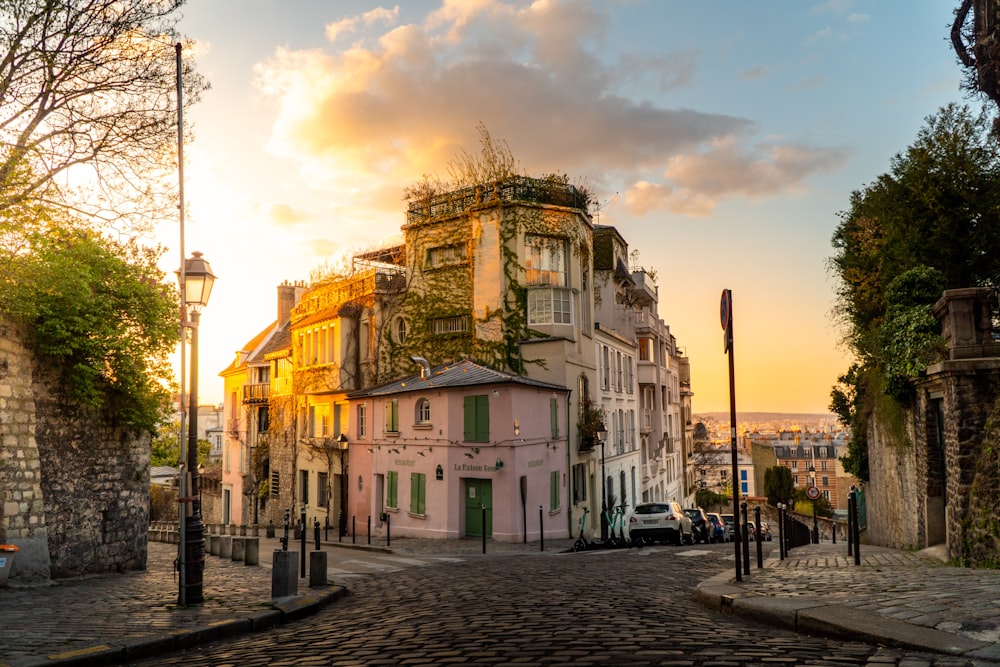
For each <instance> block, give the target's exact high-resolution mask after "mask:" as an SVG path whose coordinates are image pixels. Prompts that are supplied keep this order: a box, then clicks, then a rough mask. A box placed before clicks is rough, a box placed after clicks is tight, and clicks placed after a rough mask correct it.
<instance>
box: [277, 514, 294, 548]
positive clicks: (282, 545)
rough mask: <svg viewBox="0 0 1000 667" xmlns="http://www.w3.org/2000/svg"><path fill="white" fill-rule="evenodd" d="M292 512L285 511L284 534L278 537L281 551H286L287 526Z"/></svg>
mask: <svg viewBox="0 0 1000 667" xmlns="http://www.w3.org/2000/svg"><path fill="white" fill-rule="evenodd" d="M291 517H292V511H291V510H290V509H286V510H285V534H284V535H283V536H282V537H280V538H279V539H280V541H281V550H282V551H288V524H289V522H290V521H291Z"/></svg>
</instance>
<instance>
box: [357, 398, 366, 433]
mask: <svg viewBox="0 0 1000 667" xmlns="http://www.w3.org/2000/svg"><path fill="white" fill-rule="evenodd" d="M366 429H367V421H366V415H365V404H364V403H362V404H360V405H358V437H359V438H363V437H365V432H366Z"/></svg>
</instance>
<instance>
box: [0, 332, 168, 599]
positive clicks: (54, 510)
mask: <svg viewBox="0 0 1000 667" xmlns="http://www.w3.org/2000/svg"><path fill="white" fill-rule="evenodd" d="M0 369H6V370H4V371H0V376H2V377H0V399H2V400H0V434H2V436H3V440H2V442H0V475H2V479H3V487H2V488H0V494H2V499H3V505H2V507H3V513H2V515H0V542H5V543H11V544H15V545H17V546H18V547H20V549H21V551H20V552H19V553H18V554H17V555H16V556H15V558H14V561H13V566H12V568H11V573H10V580H11V583H14V584H18V583H21V584H27V583H34V582H37V581H39V580H42V581H44V580H47V579H49V578H50V577H51V578H62V577H71V576H78V575H82V574H89V573H101V572H121V571H125V570H133V569H143V568H145V566H146V528H147V526H148V521H149V457H150V449H149V435H148V434H139V433H135V432H130V431H128V430H124V429H121V428H116V427H114V426H111V425H109V424H108V421H107V420H106V419H104V418H103V417H102V415H100V414H97V413H96V412H95V411H93V410H90V409H85V408H81V407H79V406H75V405H73V404H71V403H70V402H69V401H68V400H67V399H66V397H65V395H64V394H63V393H62V391H61V389H60V387H59V383H58V382H57V381H56V379H55V378H54V377H53V376H52V375H51V372H50V371H49V370H48V369H45V368H40V367H39V365H38V364H37V363H35V362H34V360H33V359H32V356H31V354H30V353H29V352H28V351H27V350H26V349H25V348H24V347H23V345H22V343H21V336H20V335H19V332H17V331H16V330H14V329H13V328H12V327H6V328H3V327H2V326H0Z"/></svg>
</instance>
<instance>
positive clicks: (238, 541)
mask: <svg viewBox="0 0 1000 667" xmlns="http://www.w3.org/2000/svg"><path fill="white" fill-rule="evenodd" d="M246 552H247V538H245V537H234V538H233V560H235V561H242V560H243V559H244V558H246Z"/></svg>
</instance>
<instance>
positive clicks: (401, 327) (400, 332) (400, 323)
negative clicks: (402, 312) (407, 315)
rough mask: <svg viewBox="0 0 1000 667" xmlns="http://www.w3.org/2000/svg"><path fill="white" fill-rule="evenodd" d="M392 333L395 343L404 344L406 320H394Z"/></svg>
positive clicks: (399, 318) (398, 318)
mask: <svg viewBox="0 0 1000 667" xmlns="http://www.w3.org/2000/svg"><path fill="white" fill-rule="evenodd" d="M393 333H394V334H395V336H396V342H397V343H400V344H403V343H405V342H406V320H404V319H403V318H402V317H397V318H396V324H395V330H394V331H393Z"/></svg>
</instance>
